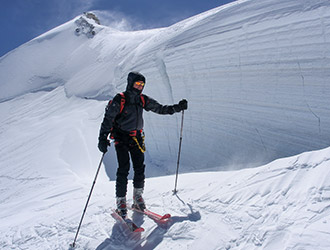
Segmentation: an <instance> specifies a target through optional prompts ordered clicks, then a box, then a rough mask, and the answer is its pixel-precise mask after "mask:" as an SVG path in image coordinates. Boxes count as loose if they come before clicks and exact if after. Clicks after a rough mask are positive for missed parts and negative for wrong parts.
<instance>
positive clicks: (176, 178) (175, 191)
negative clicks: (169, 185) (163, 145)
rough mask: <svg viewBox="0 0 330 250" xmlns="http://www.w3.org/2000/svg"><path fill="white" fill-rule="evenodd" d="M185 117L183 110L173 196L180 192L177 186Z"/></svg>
mask: <svg viewBox="0 0 330 250" xmlns="http://www.w3.org/2000/svg"><path fill="white" fill-rule="evenodd" d="M183 116H184V110H182V118H181V131H180V142H179V153H178V161H177V166H176V177H175V186H174V190H173V194H176V193H177V192H178V191H177V190H176V186H177V183H178V175H179V164H180V155H181V143H182V131H183Z"/></svg>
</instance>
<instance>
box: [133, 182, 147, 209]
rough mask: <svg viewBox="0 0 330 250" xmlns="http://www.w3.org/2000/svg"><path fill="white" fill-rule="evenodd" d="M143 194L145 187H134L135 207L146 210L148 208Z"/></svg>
mask: <svg viewBox="0 0 330 250" xmlns="http://www.w3.org/2000/svg"><path fill="white" fill-rule="evenodd" d="M142 194H143V188H134V191H133V202H134V203H133V207H134V208H136V209H139V210H141V211H144V209H146V205H145V203H144V200H143V198H142Z"/></svg>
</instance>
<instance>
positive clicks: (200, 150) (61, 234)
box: [0, 0, 330, 250]
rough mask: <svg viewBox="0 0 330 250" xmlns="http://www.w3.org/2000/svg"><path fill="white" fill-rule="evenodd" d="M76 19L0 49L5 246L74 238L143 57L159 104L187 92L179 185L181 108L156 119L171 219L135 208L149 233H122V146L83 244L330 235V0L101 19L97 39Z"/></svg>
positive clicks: (51, 244) (268, 1)
mask: <svg viewBox="0 0 330 250" xmlns="http://www.w3.org/2000/svg"><path fill="white" fill-rule="evenodd" d="M78 18H79V17H77V18H75V19H74V20H71V21H69V22H67V23H65V24H63V25H61V26H59V27H57V28H55V29H53V30H51V31H49V32H47V33H45V34H43V35H41V36H39V37H37V38H35V39H33V40H32V41H30V42H28V43H26V44H23V45H22V46H20V47H19V48H17V49H15V50H13V51H11V52H10V53H8V54H7V55H5V56H3V57H1V58H0V75H1V84H0V101H1V102H0V124H1V125H0V152H1V153H0V166H1V168H0V183H1V185H0V188H1V195H0V218H1V225H0V234H1V237H0V248H1V249H68V247H69V244H70V243H72V241H73V238H74V235H75V232H76V230H77V226H78V223H79V220H80V216H81V213H82V210H83V207H84V205H85V202H86V199H87V195H88V193H89V190H90V187H91V184H92V181H93V178H94V175H95V172H96V167H97V165H98V163H99V161H100V158H101V154H100V152H99V151H98V149H97V147H96V145H97V136H98V131H99V127H100V123H101V121H102V118H103V114H104V108H105V105H106V103H107V101H108V100H109V99H110V98H111V97H112V96H114V95H115V94H116V93H117V92H121V91H123V90H124V89H125V87H126V77H127V73H128V72H129V71H131V70H136V71H140V72H142V73H143V74H144V75H145V76H146V78H147V83H146V88H145V91H144V92H145V93H146V94H147V95H150V96H151V97H153V98H155V99H157V100H158V101H160V102H161V103H163V104H171V103H177V102H178V101H179V100H180V99H182V98H186V99H188V101H189V109H188V110H187V111H186V112H185V117H184V132H183V141H182V154H181V162H180V163H181V164H180V176H179V180H178V189H179V192H178V194H177V195H173V194H172V189H173V187H174V181H175V176H174V175H173V174H174V173H175V170H176V160H177V153H178V144H179V132H180V131H179V129H180V124H181V115H180V114H176V115H173V116H159V115H156V114H153V113H148V112H145V117H144V118H145V124H146V126H145V133H146V144H147V152H146V165H147V169H146V175H147V177H148V178H147V180H146V190H145V195H144V196H145V199H146V201H147V205H148V207H150V209H152V210H153V211H155V212H158V213H161V214H162V213H171V214H172V216H173V218H172V222H171V223H170V224H168V226H167V227H161V226H157V224H155V223H154V222H153V221H151V220H150V219H148V218H144V217H143V216H139V215H134V220H135V221H136V222H137V223H138V224H139V225H142V226H143V227H144V228H145V229H146V230H145V232H144V233H142V235H141V239H140V240H138V239H136V238H135V239H131V238H127V237H125V235H123V233H122V231H121V230H120V227H119V225H118V224H116V223H115V221H114V219H113V218H112V217H111V216H110V213H111V209H112V208H113V207H114V204H115V197H114V180H115V173H116V156H115V153H114V150H113V148H110V150H109V152H108V153H107V154H106V156H105V160H104V167H102V170H101V172H100V175H99V177H98V180H97V183H96V186H95V190H94V193H93V195H92V199H91V202H90V204H89V207H88V210H87V214H86V216H85V219H84V222H83V225H82V228H81V231H80V234H79V236H78V241H77V244H78V246H79V249H98V250H100V249H104V250H105V249H205V248H207V249H329V247H330V241H329V240H328V235H329V228H330V227H329V223H330V213H329V211H330V210H329V208H330V182H329V179H330V174H329V169H330V168H329V167H330V157H329V155H330V152H329V151H330V148H329V142H330V137H329V135H330V129H329V128H330V109H329V107H330V101H329V98H328V96H329V94H330V87H329V84H328V79H329V75H330V71H329V66H330V54H329V53H330V52H329V51H330V45H329V44H330V43H329V41H330V32H329V30H330V29H329V26H330V2H329V1H326V0H317V1H306V0H304V1H303V0H295V1H293V0H291V1H284V0H277V1H275V0H264V1H256V0H242V1H236V2H233V3H231V4H228V5H224V6H220V7H219V8H216V9H213V10H210V11H207V12H205V13H202V14H200V15H198V16H195V17H192V18H189V19H187V20H184V21H182V22H179V23H177V24H174V25H172V26H170V27H167V28H162V29H153V30H142V31H130V32H124V31H118V30H115V29H113V28H111V27H105V26H102V25H97V24H95V22H93V25H94V26H95V31H96V35H95V37H93V38H87V37H86V36H84V35H80V36H76V35H75V34H74V30H75V27H76V25H75V20H76V19H78ZM90 21H91V20H90ZM91 22H92V21H91ZM306 151H309V152H306ZM251 167H253V168H251ZM109 180H110V181H109ZM131 197H132V184H131V182H130V183H129V191H128V199H129V200H130V201H131ZM206 246H207V247H206Z"/></svg>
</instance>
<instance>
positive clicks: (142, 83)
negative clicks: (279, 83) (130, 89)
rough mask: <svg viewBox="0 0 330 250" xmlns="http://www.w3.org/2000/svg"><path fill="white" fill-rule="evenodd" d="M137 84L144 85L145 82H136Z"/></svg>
mask: <svg viewBox="0 0 330 250" xmlns="http://www.w3.org/2000/svg"><path fill="white" fill-rule="evenodd" d="M135 84H136V85H138V86H142V87H143V86H144V82H142V81H138V82H135Z"/></svg>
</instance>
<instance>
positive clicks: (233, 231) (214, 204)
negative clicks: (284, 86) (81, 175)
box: [0, 148, 330, 250]
mask: <svg viewBox="0 0 330 250" xmlns="http://www.w3.org/2000/svg"><path fill="white" fill-rule="evenodd" d="M329 155H330V148H327V149H324V150H320V151H315V152H310V153H304V154H301V155H298V156H294V157H290V158H285V159H280V160H277V161H274V162H272V163H270V164H268V165H265V166H262V167H258V168H253V169H244V170H238V171H228V172H205V173H191V174H184V175H181V176H180V177H179V188H178V190H179V192H178V194H177V195H176V196H173V195H172V192H171V189H170V186H171V185H170V184H172V183H173V182H174V176H167V177H156V178H149V179H148V180H147V192H146V195H145V198H146V200H147V201H148V205H149V207H151V208H152V209H153V210H154V211H156V212H159V213H166V212H170V213H171V214H172V217H173V218H172V221H171V223H169V224H168V225H167V227H162V226H157V224H155V223H154V222H153V221H151V220H150V219H148V218H143V217H142V216H141V215H140V214H135V215H134V216H133V218H134V220H135V221H136V222H137V223H138V224H142V225H143V227H144V228H145V232H144V233H142V235H141V238H133V239H132V238H131V237H125V235H124V234H123V232H122V230H121V228H120V226H119V225H118V224H115V222H114V220H113V219H112V218H111V217H110V213H111V209H110V208H111V205H112V204H114V203H115V197H114V195H113V194H112V192H111V191H109V190H113V189H114V182H110V183H109V182H106V181H99V182H98V183H97V185H96V188H95V191H94V194H93V196H92V199H91V203H90V206H89V207H88V210H87V215H86V217H85V220H84V223H83V226H82V228H81V231H80V235H79V237H78V241H77V243H78V247H79V248H78V249H97V250H101V249H102V250H110V249H196V250H197V249H198V250H199V249H206V248H207V249H274V250H275V249H324V250H326V249H329V247H330V240H329V224H330V210H329V208H330V182H329V179H330V172H329V171H330V158H329ZM60 177H61V178H57V181H60V182H58V183H56V185H55V184H54V183H53V181H52V180H51V179H50V178H44V179H37V178H35V179H34V180H33V181H36V182H38V183H39V186H40V188H42V189H43V191H44V192H38V195H35V194H34V193H33V192H29V190H28V189H29V183H30V182H32V180H31V179H30V180H28V179H27V178H25V179H23V178H17V179H14V180H13V179H9V178H4V177H3V176H2V177H1V179H2V182H3V184H4V185H2V186H8V185H12V184H13V182H15V183H16V184H17V185H20V186H24V187H25V190H22V192H20V193H17V194H15V196H14V197H15V198H14V197H13V198H12V199H11V200H7V201H4V200H2V202H1V207H0V208H1V209H0V216H1V221H2V223H1V225H0V233H1V238H0V247H1V249H68V248H69V244H70V243H72V241H73V238H74V235H75V232H76V228H77V225H78V222H79V219H80V215H81V214H80V212H81V210H82V208H83V206H84V203H85V200H86V197H87V194H88V191H89V185H88V184H87V183H84V184H82V183H81V182H78V180H77V179H73V180H72V178H71V181H70V180H69V178H63V177H64V176H63V175H60ZM89 184H90V183H89ZM24 191H26V192H24ZM131 195H132V188H131V183H130V188H129V197H131ZM129 200H130V201H131V199H129Z"/></svg>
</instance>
